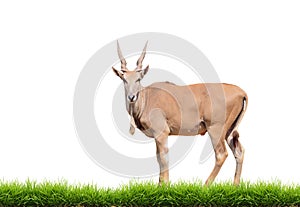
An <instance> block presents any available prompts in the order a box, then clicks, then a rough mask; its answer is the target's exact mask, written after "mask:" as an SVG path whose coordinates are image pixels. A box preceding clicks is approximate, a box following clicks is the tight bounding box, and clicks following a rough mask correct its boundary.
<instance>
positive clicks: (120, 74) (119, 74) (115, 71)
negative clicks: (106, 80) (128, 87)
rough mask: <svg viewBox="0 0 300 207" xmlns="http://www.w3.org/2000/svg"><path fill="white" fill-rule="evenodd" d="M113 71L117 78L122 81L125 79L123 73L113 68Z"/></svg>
mask: <svg viewBox="0 0 300 207" xmlns="http://www.w3.org/2000/svg"><path fill="white" fill-rule="evenodd" d="M112 69H113V71H114V73H115V74H116V75H117V76H119V77H120V78H121V79H123V76H124V74H123V73H122V72H121V71H118V70H117V69H115V68H114V67H112Z"/></svg>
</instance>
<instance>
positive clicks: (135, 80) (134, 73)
mask: <svg viewBox="0 0 300 207" xmlns="http://www.w3.org/2000/svg"><path fill="white" fill-rule="evenodd" d="M147 43H148V41H147V42H146V44H145V47H144V49H143V52H142V54H141V56H140V57H139V59H138V60H137V63H136V68H135V69H134V70H128V69H127V67H126V64H127V63H126V60H125V58H124V57H123V55H122V52H121V49H120V45H119V42H118V41H117V47H118V56H119V59H120V61H121V70H120V71H119V70H117V69H115V68H114V67H112V69H113V71H114V73H115V74H116V75H117V76H119V77H120V78H121V79H122V80H123V83H124V88H125V96H126V101H127V102H129V103H135V102H136V100H137V99H138V96H139V91H140V90H141V89H142V85H141V83H140V81H141V80H142V78H143V77H144V76H145V75H146V73H147V72H148V69H149V65H148V66H147V67H146V68H144V69H143V68H142V62H143V60H144V58H145V55H146V48H147Z"/></svg>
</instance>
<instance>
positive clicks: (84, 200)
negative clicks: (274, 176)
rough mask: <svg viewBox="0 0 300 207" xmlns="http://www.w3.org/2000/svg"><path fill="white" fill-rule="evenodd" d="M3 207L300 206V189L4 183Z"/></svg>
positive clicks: (262, 185) (1, 188)
mask: <svg viewBox="0 0 300 207" xmlns="http://www.w3.org/2000/svg"><path fill="white" fill-rule="evenodd" d="M0 206H5V207H8V206H14V207H15V206H64V207H65V206H84V207H86V206H300V186H299V185H283V184H281V183H280V182H273V183H265V182H258V183H249V182H243V183H242V184H241V185H240V186H238V187H236V186H233V185H232V184H230V183H217V184H212V185H211V186H209V187H205V186H203V184H202V183H200V182H196V183H185V182H181V183H176V184H170V185H165V186H162V187H159V186H158V185H157V184H155V183H152V182H148V183H138V182H131V183H130V184H128V185H124V186H121V187H118V188H115V189H114V188H98V187H96V185H69V184H68V183H67V182H56V183H53V182H43V183H36V182H30V181H27V182H25V183H20V182H4V181H0Z"/></svg>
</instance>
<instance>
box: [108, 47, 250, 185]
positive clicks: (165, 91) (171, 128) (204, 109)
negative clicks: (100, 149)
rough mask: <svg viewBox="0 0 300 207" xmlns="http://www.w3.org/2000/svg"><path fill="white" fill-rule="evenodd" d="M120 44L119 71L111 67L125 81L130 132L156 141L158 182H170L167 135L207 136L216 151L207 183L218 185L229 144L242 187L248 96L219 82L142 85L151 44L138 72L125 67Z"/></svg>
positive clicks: (144, 51)
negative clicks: (242, 139) (241, 130)
mask: <svg viewBox="0 0 300 207" xmlns="http://www.w3.org/2000/svg"><path fill="white" fill-rule="evenodd" d="M117 46H118V55H119V58H120V61H121V71H119V70H116V69H115V68H114V67H112V68H113V71H114V72H115V74H116V75H117V76H119V77H120V78H121V79H122V80H123V82H124V88H125V97H126V108H127V111H128V113H129V114H130V116H131V122H130V133H131V134H133V133H134V130H135V128H138V129H139V130H141V131H142V132H143V133H144V134H145V135H146V136H148V137H151V138H155V143H156V155H157V161H158V163H159V166H160V176H159V183H162V182H168V181H169V170H168V145H167V140H168V136H169V135H191V136H192V135H197V134H200V135H204V134H206V133H208V134H209V136H210V139H211V142H212V146H213V149H214V152H215V166H214V168H213V170H212V172H211V174H210V176H209V177H208V179H207V180H206V184H210V183H211V182H213V181H214V179H215V177H216V176H217V174H218V173H219V171H220V169H221V167H222V165H223V163H224V161H225V159H226V157H227V156H228V153H227V150H226V146H225V142H227V144H228V145H229V147H230V149H231V150H232V152H233V154H234V157H235V159H236V170H235V176H234V184H236V185H238V184H239V182H240V176H241V171H242V164H243V159H244V151H245V150H244V148H243V147H242V145H241V143H240V141H239V133H238V131H237V127H238V125H239V123H240V121H241V119H242V117H243V115H244V113H245V111H246V106H247V100H248V97H247V94H246V93H245V92H244V91H243V90H242V89H240V88H239V87H238V86H235V85H230V84H221V83H203V84H194V85H186V86H178V85H175V84H173V83H169V82H157V83H153V84H151V85H150V86H147V87H143V86H142V85H141V83H140V80H141V79H142V78H143V77H144V75H146V73H147V72H148V70H149V66H147V67H146V68H145V69H142V61H143V59H144V57H145V54H146V47H147V43H146V45H145V47H144V50H143V52H142V54H141V56H140V58H139V59H138V61H137V68H136V69H135V70H132V71H131V70H128V69H127V67H126V60H125V59H124V57H123V55H122V53H121V50H120V47H119V43H117Z"/></svg>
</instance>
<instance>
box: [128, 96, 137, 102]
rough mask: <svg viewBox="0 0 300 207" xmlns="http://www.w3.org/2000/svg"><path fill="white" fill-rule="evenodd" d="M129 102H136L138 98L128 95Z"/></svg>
mask: <svg viewBox="0 0 300 207" xmlns="http://www.w3.org/2000/svg"><path fill="white" fill-rule="evenodd" d="M128 100H129V101H131V102H134V101H135V100H136V96H135V95H128Z"/></svg>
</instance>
